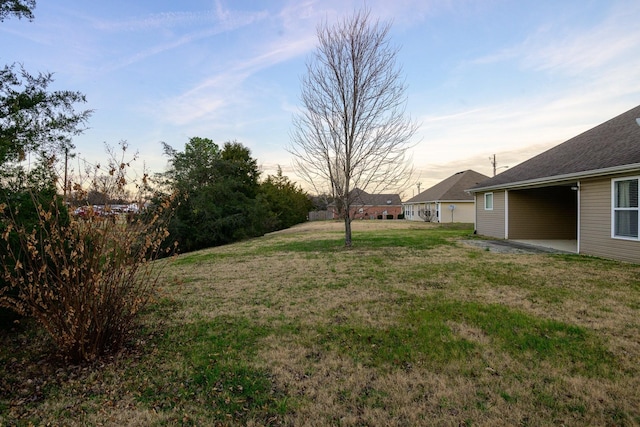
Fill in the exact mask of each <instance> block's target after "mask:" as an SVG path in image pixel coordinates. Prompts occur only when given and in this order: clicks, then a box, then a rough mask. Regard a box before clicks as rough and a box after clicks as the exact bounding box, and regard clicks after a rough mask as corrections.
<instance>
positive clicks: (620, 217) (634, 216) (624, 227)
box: [614, 211, 638, 237]
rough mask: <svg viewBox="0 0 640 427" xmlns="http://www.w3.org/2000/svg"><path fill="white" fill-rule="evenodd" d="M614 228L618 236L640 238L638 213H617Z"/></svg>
mask: <svg viewBox="0 0 640 427" xmlns="http://www.w3.org/2000/svg"><path fill="white" fill-rule="evenodd" d="M614 227H615V228H614V231H615V235H616V236H622V237H638V211H616V212H615V225H614Z"/></svg>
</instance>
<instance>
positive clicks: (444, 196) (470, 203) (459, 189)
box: [402, 170, 489, 223]
mask: <svg viewBox="0 0 640 427" xmlns="http://www.w3.org/2000/svg"><path fill="white" fill-rule="evenodd" d="M488 178H489V177H488V176H486V175H483V174H481V173H478V172H476V171H473V170H466V171H462V172H458V173H456V174H454V175H452V176H450V177H449V178H447V179H445V180H443V181H441V182H439V183H438V184H436V185H434V186H433V187H431V188H429V189H427V190H425V191H423V192H422V193H420V194H418V195H417V196H415V197H413V198H411V199H409V200H407V201H406V202H403V203H402V208H403V210H404V218H405V219H407V220H409V221H429V222H469V223H472V222H474V219H475V208H474V197H473V194H472V193H469V191H467V190H468V189H469V188H471V187H474V186H476V185H477V184H478V183H480V182H482V181H485V180H487V179H488Z"/></svg>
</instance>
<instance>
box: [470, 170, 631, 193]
mask: <svg viewBox="0 0 640 427" xmlns="http://www.w3.org/2000/svg"><path fill="white" fill-rule="evenodd" d="M635 170H640V163H631V164H628V165H621V166H612V167H609V168H603V169H594V170H589V171H582V172H575V173H569V174H562V175H554V176H547V177H544V178H536V179H529V180H525V181H516V182H509V183H504V184H496V185H489V186H486V187H478V188H471V189H469V190H465V191H468V192H470V193H479V192H483V191H491V190H502V189H505V190H508V189H513V188H527V187H544V186H547V185H548V184H552V183H557V184H561V183H567V182H570V181H575V180H577V179H584V178H597V177H600V176H606V175H613V174H618V173H625V172H632V171H635Z"/></svg>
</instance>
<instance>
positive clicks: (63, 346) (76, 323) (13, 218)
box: [0, 162, 171, 361]
mask: <svg viewBox="0 0 640 427" xmlns="http://www.w3.org/2000/svg"><path fill="white" fill-rule="evenodd" d="M125 164H126V163H124V162H121V163H120V165H125ZM123 167H124V166H122V167H120V166H118V165H116V164H114V165H112V167H111V168H110V169H109V171H108V174H107V175H106V176H107V177H109V178H107V179H110V180H111V182H113V187H112V188H113V189H114V192H118V191H121V190H122V187H123V186H125V185H126V184H127V180H126V179H125V178H124V176H125V175H124V172H123ZM101 182H103V183H104V182H105V179H102V180H101ZM30 197H31V206H33V207H34V208H35V212H36V213H35V222H34V223H31V222H29V221H21V220H20V218H22V216H21V215H22V214H21V210H20V209H21V207H20V206H21V205H20V204H13V203H12V204H7V203H3V204H1V205H0V208H1V209H2V211H3V212H4V216H3V218H2V220H3V224H2V226H3V233H2V238H3V239H4V241H5V245H4V247H3V250H2V251H1V252H0V254H1V258H0V259H1V261H2V266H3V273H4V279H5V283H6V286H5V287H4V288H2V289H0V306H2V307H5V308H10V309H12V310H14V311H16V312H17V313H19V314H21V315H24V316H29V317H32V318H34V319H35V320H36V321H37V322H38V323H39V324H40V325H41V326H42V327H43V328H44V329H45V330H46V331H47V332H48V333H49V334H50V335H51V337H52V339H53V341H54V342H55V343H56V345H57V346H58V348H59V349H60V350H61V351H62V352H63V353H64V354H65V355H67V356H68V357H69V358H70V359H72V360H74V361H80V360H91V359H94V358H96V357H99V356H100V355H102V354H104V353H106V352H108V351H113V350H117V349H118V348H119V347H120V346H121V344H122V343H123V341H124V339H125V338H126V336H127V333H128V332H129V331H130V329H131V328H132V326H133V322H134V319H135V317H136V315H137V314H138V313H139V312H140V310H141V309H142V308H144V307H145V305H146V304H147V303H148V302H149V300H150V298H151V297H152V296H153V295H154V291H155V288H156V283H157V279H158V274H159V272H158V270H157V269H156V264H154V263H153V261H154V259H155V258H156V257H157V256H158V255H159V251H160V248H161V244H162V242H163V241H164V240H165V239H166V237H167V236H168V231H167V227H166V224H167V222H168V215H169V214H170V211H171V210H170V208H169V207H170V205H171V200H170V199H168V200H166V202H165V204H164V205H160V206H155V207H154V210H153V213H152V214H150V215H140V216H137V217H136V218H135V219H133V220H132V221H125V220H124V219H121V218H116V217H115V216H103V215H98V214H97V212H93V213H94V214H92V211H91V209H89V210H88V211H87V212H88V214H87V215H85V216H83V217H82V218H81V217H73V216H72V217H69V216H68V215H67V210H66V208H65V207H64V206H63V205H62V204H61V203H60V196H54V197H52V198H50V199H49V201H48V202H43V200H42V198H41V197H39V194H38V193H37V192H35V191H34V192H31V193H30ZM23 205H24V204H23ZM27 205H28V204H27Z"/></svg>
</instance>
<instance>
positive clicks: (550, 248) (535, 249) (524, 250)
mask: <svg viewBox="0 0 640 427" xmlns="http://www.w3.org/2000/svg"><path fill="white" fill-rule="evenodd" d="M461 242H462V243H464V244H466V245H470V246H475V247H479V248H483V249H485V250H489V251H491V252H498V253H520V254H536V253H538V254H539V253H576V251H577V241H576V240H489V239H477V240H462V241H461Z"/></svg>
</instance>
